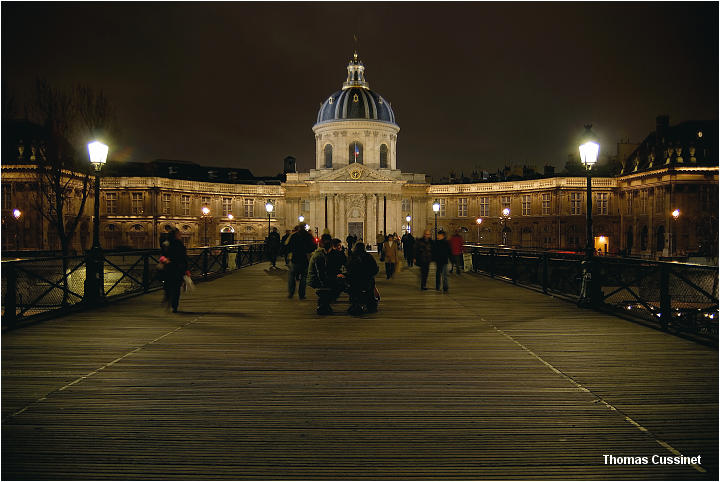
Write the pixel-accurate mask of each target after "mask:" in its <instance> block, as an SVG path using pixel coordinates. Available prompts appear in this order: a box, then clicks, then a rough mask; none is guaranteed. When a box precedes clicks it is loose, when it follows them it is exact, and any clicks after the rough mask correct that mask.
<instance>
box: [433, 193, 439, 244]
mask: <svg viewBox="0 0 720 482" xmlns="http://www.w3.org/2000/svg"><path fill="white" fill-rule="evenodd" d="M432 208H433V211H434V212H435V238H434V239H437V217H438V213H439V212H440V201H438V200H437V199H436V200H435V202H434V203H433V205H432Z"/></svg>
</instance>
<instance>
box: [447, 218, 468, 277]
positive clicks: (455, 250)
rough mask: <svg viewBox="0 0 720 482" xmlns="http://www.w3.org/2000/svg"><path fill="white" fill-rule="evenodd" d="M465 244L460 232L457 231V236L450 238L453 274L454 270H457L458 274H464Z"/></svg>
mask: <svg viewBox="0 0 720 482" xmlns="http://www.w3.org/2000/svg"><path fill="white" fill-rule="evenodd" d="M463 244H465V240H464V239H463V237H462V236H461V235H460V230H459V229H458V230H456V231H455V234H453V235H452V237H451V238H450V252H451V254H452V264H453V265H452V266H451V268H450V272H451V273H452V271H453V268H457V274H462V270H463V267H464V263H463Z"/></svg>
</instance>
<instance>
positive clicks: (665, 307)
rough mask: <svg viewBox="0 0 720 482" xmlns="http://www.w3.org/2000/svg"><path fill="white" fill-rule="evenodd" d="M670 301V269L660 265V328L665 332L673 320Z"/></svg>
mask: <svg viewBox="0 0 720 482" xmlns="http://www.w3.org/2000/svg"><path fill="white" fill-rule="evenodd" d="M671 306H672V303H671V300H670V268H669V267H668V266H667V265H665V264H661V265H660V326H661V327H662V329H663V330H667V329H668V325H669V324H670V321H671V320H672V311H671Z"/></svg>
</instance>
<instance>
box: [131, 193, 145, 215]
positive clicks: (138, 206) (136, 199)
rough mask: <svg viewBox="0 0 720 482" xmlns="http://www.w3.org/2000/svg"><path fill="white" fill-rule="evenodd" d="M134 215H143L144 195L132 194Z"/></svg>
mask: <svg viewBox="0 0 720 482" xmlns="http://www.w3.org/2000/svg"><path fill="white" fill-rule="evenodd" d="M131 208H132V213H133V214H142V213H143V193H141V192H134V193H132V204H131Z"/></svg>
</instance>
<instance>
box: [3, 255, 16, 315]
mask: <svg viewBox="0 0 720 482" xmlns="http://www.w3.org/2000/svg"><path fill="white" fill-rule="evenodd" d="M3 264H4V265H5V266H3V271H4V273H3V274H4V275H6V276H7V286H6V287H5V300H4V303H3V304H4V305H5V313H4V314H3V318H4V321H5V322H7V324H8V325H12V324H13V323H15V322H16V321H17V271H15V263H12V262H7V264H6V263H3Z"/></svg>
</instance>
